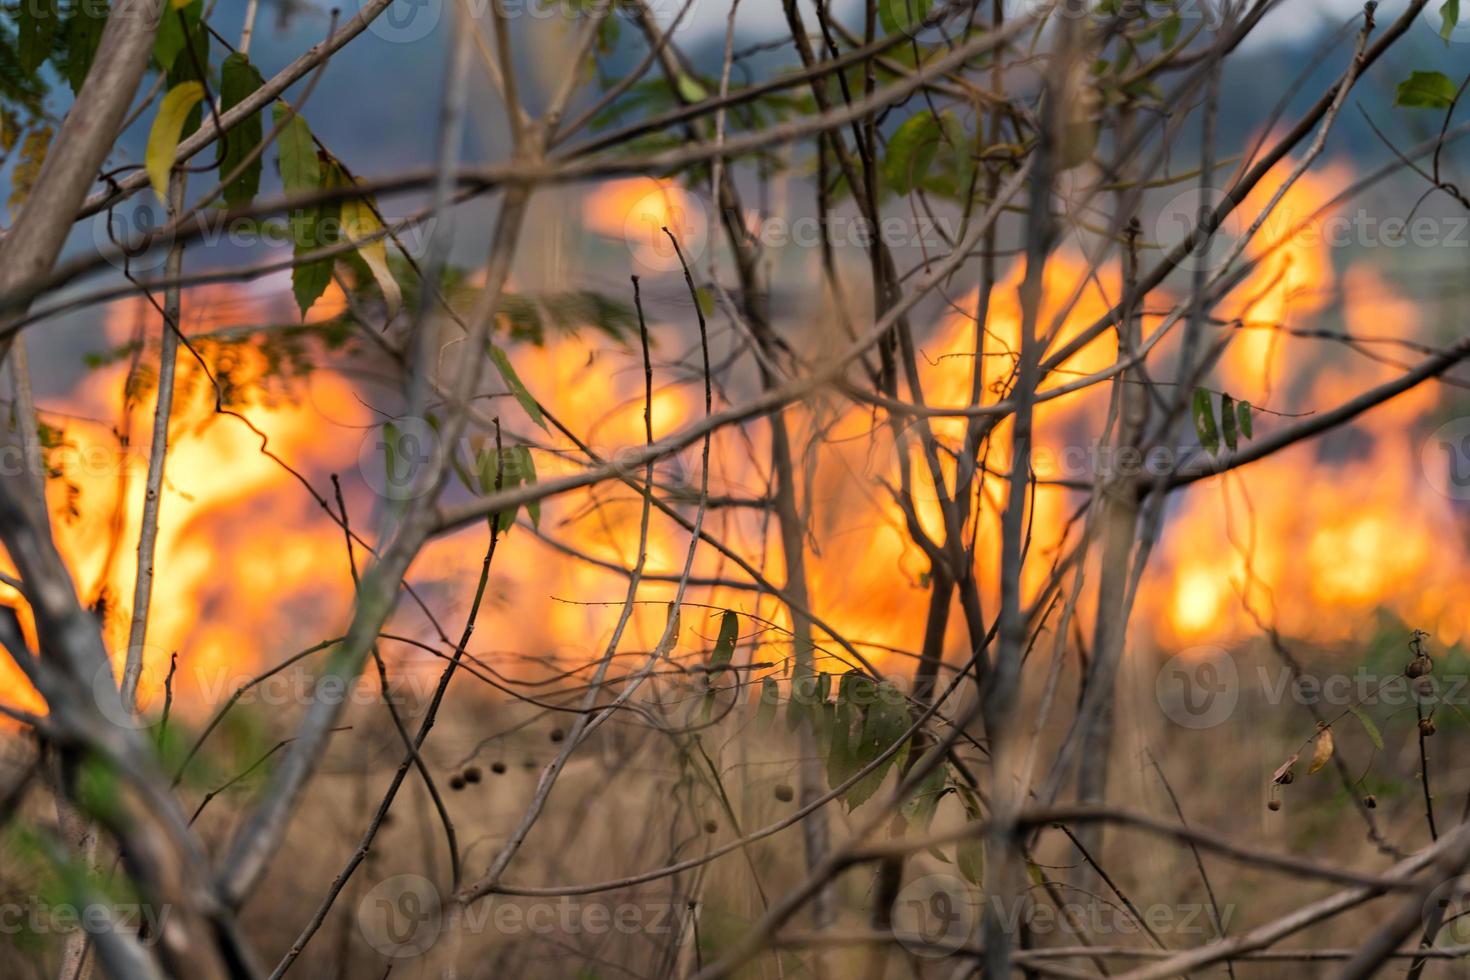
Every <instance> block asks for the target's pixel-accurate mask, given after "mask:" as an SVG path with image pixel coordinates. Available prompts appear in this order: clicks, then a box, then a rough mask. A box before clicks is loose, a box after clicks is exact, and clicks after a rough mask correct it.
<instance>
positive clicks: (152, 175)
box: [143, 82, 204, 204]
mask: <svg viewBox="0 0 1470 980" xmlns="http://www.w3.org/2000/svg"><path fill="white" fill-rule="evenodd" d="M203 98H204V86H203V85H200V84H199V83H198V82H184V83H183V84H181V85H179V86H177V87H176V88H173V89H171V90H170V91H169V93H168V94H167V95H165V96H164V97H163V104H162V105H160V106H159V107H158V116H157V118H155V119H154V120H153V128H152V129H151V130H149V132H148V149H147V151H146V152H145V154H144V156H143V160H144V163H145V166H146V169H147V170H148V179H149V181H151V182H152V184H153V192H154V193H155V194H157V195H158V199H159V200H160V201H162V202H163V203H164V204H168V175H169V171H171V170H172V169H173V166H174V153H175V151H177V150H178V148H179V135H180V133H182V132H183V130H184V120H186V119H187V118H188V117H189V112H190V111H191V110H192V109H193V108H194V107H195V106H196V105H198V104H199V101H200V100H201V99H203Z"/></svg>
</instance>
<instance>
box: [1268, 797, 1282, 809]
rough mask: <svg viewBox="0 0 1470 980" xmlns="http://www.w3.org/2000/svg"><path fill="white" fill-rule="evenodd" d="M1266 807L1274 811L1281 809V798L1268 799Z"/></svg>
mask: <svg viewBox="0 0 1470 980" xmlns="http://www.w3.org/2000/svg"><path fill="white" fill-rule="evenodd" d="M1266 809H1268V810H1273V811H1274V810H1279V809H1281V801H1280V800H1267V801H1266Z"/></svg>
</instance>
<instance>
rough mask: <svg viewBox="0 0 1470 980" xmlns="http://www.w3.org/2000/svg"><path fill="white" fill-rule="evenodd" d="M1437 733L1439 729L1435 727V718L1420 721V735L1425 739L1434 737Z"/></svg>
mask: <svg viewBox="0 0 1470 980" xmlns="http://www.w3.org/2000/svg"><path fill="white" fill-rule="evenodd" d="M1436 731H1438V729H1437V728H1435V727H1434V719H1433V718H1420V719H1419V734H1420V735H1423V736H1425V737H1428V736H1430V735H1433V734H1434V733H1435V732H1436Z"/></svg>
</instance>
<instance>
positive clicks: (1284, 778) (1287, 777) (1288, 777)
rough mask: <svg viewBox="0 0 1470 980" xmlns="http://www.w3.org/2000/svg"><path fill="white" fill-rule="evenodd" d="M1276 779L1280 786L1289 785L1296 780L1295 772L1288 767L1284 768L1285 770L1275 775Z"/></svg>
mask: <svg viewBox="0 0 1470 980" xmlns="http://www.w3.org/2000/svg"><path fill="white" fill-rule="evenodd" d="M1276 781H1277V782H1278V783H1280V784H1281V785H1282V786H1290V785H1291V784H1292V783H1294V782H1296V773H1295V772H1294V771H1293V770H1291V769H1288V770H1286V772H1283V773H1282V774H1281V775H1280V776H1279V777H1277V779H1276Z"/></svg>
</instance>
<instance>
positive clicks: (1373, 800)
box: [1363, 793, 1378, 810]
mask: <svg viewBox="0 0 1470 980" xmlns="http://www.w3.org/2000/svg"><path fill="white" fill-rule="evenodd" d="M1363 805H1364V806H1365V807H1367V808H1368V809H1370V810H1376V809H1378V797H1376V796H1374V795H1373V794H1372V793H1369V794H1368V795H1367V796H1365V797H1363Z"/></svg>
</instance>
